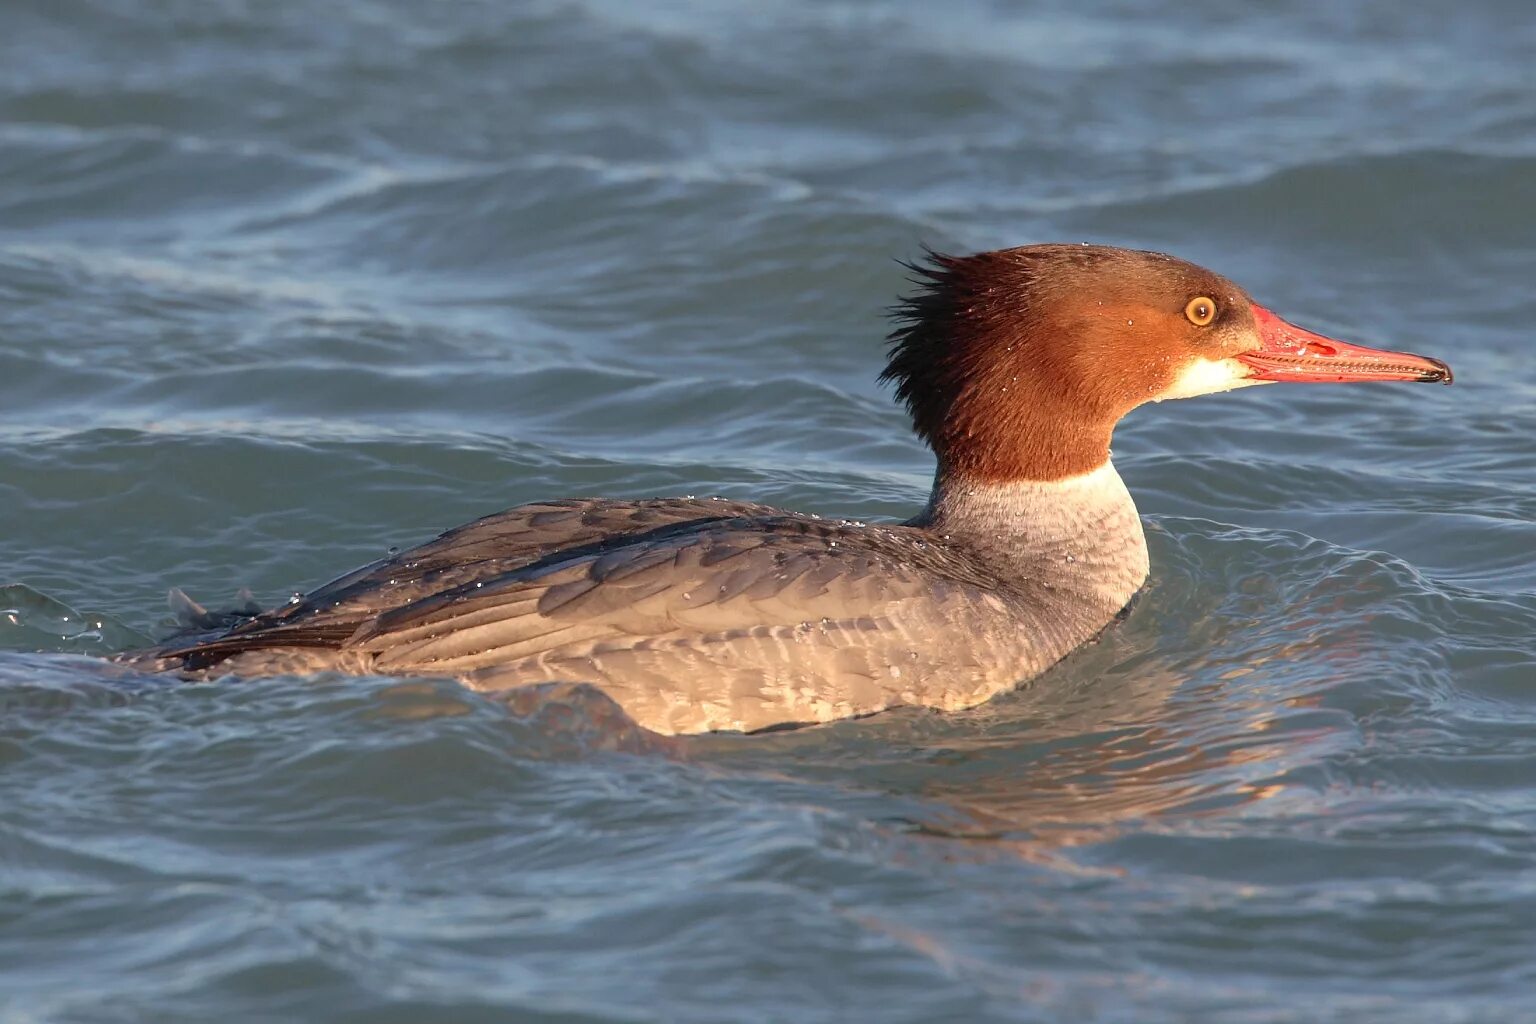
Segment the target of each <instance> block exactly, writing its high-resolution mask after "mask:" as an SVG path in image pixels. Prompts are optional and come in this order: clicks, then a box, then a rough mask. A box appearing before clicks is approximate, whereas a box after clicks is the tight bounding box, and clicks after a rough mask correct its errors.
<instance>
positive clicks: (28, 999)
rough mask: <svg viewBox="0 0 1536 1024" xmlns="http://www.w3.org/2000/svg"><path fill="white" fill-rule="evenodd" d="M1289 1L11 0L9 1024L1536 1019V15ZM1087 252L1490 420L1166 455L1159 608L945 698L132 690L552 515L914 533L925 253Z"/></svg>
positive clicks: (1223, 405)
mask: <svg viewBox="0 0 1536 1024" xmlns="http://www.w3.org/2000/svg"><path fill="white" fill-rule="evenodd" d="M1345 7H1347V10H1345V9H1344V8H1345ZM1264 8H1265V12H1266V13H1262V14H1252V15H1244V16H1241V17H1238V16H1237V15H1235V14H1234V13H1232V12H1233V11H1234V10H1235V9H1234V8H1231V7H1230V6H1229V5H1219V4H1208V3H1194V4H1184V3H1173V2H1171V0H1170V2H1162V3H1159V2H1155V0H1126V2H1123V3H1119V4H1116V5H1113V6H1112V7H1105V8H1103V9H1102V13H1099V14H1089V13H1085V11H1086V8H1085V7H1084V5H1081V4H1068V3H1049V4H1040V5H1035V6H1034V7H1032V8H1031V9H1029V10H1021V9H1016V8H1015V7H1013V6H1011V5H1002V4H998V5H990V4H986V3H982V2H970V3H962V4H947V5H942V8H941V6H940V5H930V4H925V3H910V4H902V3H859V2H850V0H844V2H834V3H821V2H810V0H806V2H803V3H798V2H797V3H776V4H756V3H750V2H746V0H740V2H735V3H698V4H688V3H668V4H634V3H630V2H628V0H577V2H561V3H555V2H549V3H542V2H535V3H526V4H499V3H462V4H452V5H447V4H411V3H407V2H404V0H400V2H385V0H355V2H350V3H346V4H334V3H321V2H319V0H308V2H306V0H294V2H290V3H274V4H268V3H254V2H245V0H196V2H193V0H185V2H181V0H178V2H172V3H155V4H151V3H147V2H143V0H68V2H52V0H49V2H44V0H20V2H15V3H7V4H5V5H4V6H3V7H0V586H3V589H0V613H3V614H0V649H3V652H0V1019H4V1020H7V1021H53V1020H81V1021H108V1020H113V1021H117V1020H121V1021H129V1020H157V1021H165V1020H209V1019H221V1020H230V1021H233V1020H257V1019H261V1020H297V1019H313V1020H322V1019H334V1020H351V1021H363V1020H367V1021H385V1020H398V1021H420V1020H454V1021H477V1020H486V1021H490V1020H496V1021H502V1020H529V1021H532V1020H543V1021H557V1020H558V1021H570V1022H574V1021H645V1020H655V1021H701V1022H703V1021H718V1020H742V1021H776V1020H794V1021H817V1020H825V1021H831V1020H853V1019H859V1020H881V1021H898V1020H906V1021H936V1020H977V1021H979V1020H1070V1021H1081V1020H1115V1021H1136V1022H1146V1021H1159V1020H1187V1019H1200V1020H1226V1021H1289V1020H1295V1021H1321V1020H1349V1021H1366V1020H1379V1021H1394V1022H1396V1021H1474V1020H1489V1021H1516V1020H1536V956H1533V952H1536V525H1533V519H1536V480H1533V476H1536V474H1533V459H1532V452H1533V441H1532V437H1533V436H1536V387H1533V379H1536V371H1533V370H1532V363H1531V359H1530V355H1529V353H1530V340H1529V339H1530V332H1531V324H1532V323H1533V322H1536V297H1533V295H1536V293H1533V290H1532V287H1531V282H1532V280H1533V279H1536V72H1533V71H1532V68H1533V67H1536V61H1533V58H1532V54H1533V53H1536V19H1533V17H1532V15H1531V14H1530V12H1529V11H1528V10H1527V8H1526V7H1525V6H1524V5H1523V4H1520V3H1516V2H1514V0H1508V2H1505V3H1499V2H1493V0H1487V2H1469V3H1462V4H1459V5H1457V6H1456V8H1455V10H1454V12H1451V11H1449V10H1447V11H1446V12H1441V13H1435V14H1434V15H1430V14H1415V13H1413V11H1412V10H1410V9H1409V8H1408V7H1407V6H1405V5H1401V4H1394V3H1386V2H1378V3H1358V4H1353V5H1334V7H1327V6H1325V5H1317V4H1311V3H1305V2H1301V0H1296V2H1292V3H1274V4H1268V5H1264ZM1336 8H1337V9H1336ZM941 10H942V13H941ZM1053 239H1070V240H1078V239H1081V240H1095V241H1107V242H1114V243H1122V244H1131V245H1136V246H1143V247H1155V248H1165V249H1169V250H1171V251H1174V252H1177V253H1179V254H1181V255H1184V256H1187V257H1189V258H1192V259H1195V260H1197V261H1200V262H1203V263H1206V264H1208V265H1211V266H1213V267H1215V268H1217V269H1220V270H1222V271H1225V272H1227V273H1229V274H1231V275H1232V276H1234V277H1235V278H1237V279H1238V280H1239V281H1241V282H1243V283H1244V284H1246V285H1247V286H1249V287H1250V289H1251V290H1252V291H1253V292H1254V293H1255V294H1256V295H1257V296H1258V297H1259V298H1260V299H1261V300H1262V301H1264V302H1266V304H1268V305H1271V306H1273V307H1274V308H1275V309H1277V310H1279V311H1281V312H1282V313H1283V314H1286V315H1288V316H1290V317H1292V318H1293V319H1295V320H1297V321H1298V322H1300V323H1303V324H1306V325H1309V326H1313V327H1316V328H1318V329H1320V330H1325V331H1328V332H1330V333H1337V334H1339V335H1340V336H1343V337H1346V338H1352V339H1357V340H1360V341H1362V342H1366V343H1376V344H1390V345H1393V346H1395V347H1401V348H1406V349H1410V350H1418V351H1425V352H1430V353H1434V354H1439V355H1442V356H1445V357H1447V358H1449V359H1450V360H1451V361H1452V362H1453V363H1454V365H1455V367H1456V370H1457V379H1458V385H1457V387H1455V388H1423V387H1417V388H1416V387H1407V386H1402V387H1397V386H1382V387H1377V388H1372V389H1329V388H1313V389H1305V388H1295V389H1287V388H1266V389H1262V390H1260V391H1253V392H1247V393H1242V394H1237V395H1233V396H1227V397H1221V398H1211V399H1204V400H1199V401H1192V402H1182V403H1171V404H1168V405H1165V406H1158V407H1153V408H1149V409H1146V410H1144V411H1142V412H1139V413H1137V414H1136V415H1134V416H1133V417H1132V418H1131V419H1130V420H1129V421H1128V422H1127V423H1126V424H1125V425H1124V426H1123V427H1122V429H1121V430H1120V432H1119V435H1118V436H1117V449H1116V453H1117V460H1118V462H1119V464H1120V466H1121V468H1122V473H1123V474H1124V475H1125V476H1126V478H1127V480H1128V481H1129V483H1130V484H1131V487H1132V489H1133V491H1134V492H1135V493H1136V495H1137V498H1138V501H1139V503H1140V505H1141V508H1142V510H1143V512H1144V513H1146V514H1147V516H1148V517H1149V533H1150V539H1151V544H1152V549H1153V558H1154V564H1155V569H1154V582H1153V584H1152V586H1151V589H1150V590H1149V592H1148V593H1147V595H1146V596H1145V598H1144V599H1143V600H1142V602H1141V603H1140V604H1139V605H1138V607H1137V608H1136V610H1135V612H1134V614H1132V615H1131V617H1130V619H1129V621H1127V622H1126V623H1124V624H1123V625H1122V626H1121V627H1119V628H1117V629H1115V630H1114V631H1112V632H1111V633H1110V634H1109V635H1108V636H1107V638H1106V639H1105V640H1104V641H1103V642H1102V643H1100V644H1098V645H1096V646H1094V647H1092V648H1090V649H1087V650H1085V651H1082V652H1080V653H1079V654H1078V655H1077V656H1075V657H1074V658H1072V659H1071V660H1070V661H1069V662H1068V663H1067V664H1065V665H1063V666H1062V667H1060V668H1059V669H1058V670H1057V671H1055V672H1053V673H1051V674H1050V675H1048V676H1047V677H1046V678H1043V679H1041V680H1039V681H1038V682H1037V683H1036V684H1035V685H1034V686H1033V687H1031V688H1029V689H1027V690H1025V691H1023V692H1020V693H1018V694H1014V695H1011V696H1008V697H1005V698H1003V699H999V700H997V701H995V702H994V703H992V704H991V705H989V706H987V707H985V708H981V709H978V710H976V711H974V712H970V713H966V714H961V715H955V716H952V717H942V716H935V715H929V714H909V713H895V714H891V715H887V716H882V717H877V718H875V719H872V720H869V721H864V722H857V723H843V724H839V725H835V726H832V727H829V728H821V729H814V730H807V731H802V732H798V733H791V734H781V735H775V736H769V737H763V738H754V739H748V740H743V739H741V738H730V737H713V738H706V739H702V740H697V741H693V742H689V743H685V744H682V745H681V746H680V747H673V746H661V747H657V746H656V745H650V746H647V745H646V744H644V743H643V742H641V741H640V740H639V739H638V738H636V737H633V736H627V735H623V734H620V735H617V736H615V735H614V734H613V733H612V732H611V731H605V729H604V728H603V727H602V723H601V722H600V721H598V722H596V724H594V721H593V720H590V719H589V718H587V717H584V712H583V708H582V707H581V706H580V704H579V702H578V705H577V706H576V707H575V708H574V709H572V708H566V709H564V710H563V711H562V709H561V708H559V707H556V708H553V709H550V708H545V709H543V710H539V709H534V710H531V711H530V710H528V709H526V708H524V709H511V710H509V709H508V708H507V707H505V706H503V705H502V704H499V703H497V702H496V701H494V700H492V699H490V698H488V697H485V696H482V695H476V694H470V693H466V692H463V691H461V690H459V689H458V688H457V687H455V686H453V685H451V684H446V683H427V684H422V683H419V682H415V683H413V682H411V681H404V680H388V679H381V680H338V679H321V680H302V679H281V680H274V681H270V682H262V683H252V684H248V685H227V686H155V685H148V684H146V683H145V682H144V681H143V680H142V679H134V678H131V677H125V676H123V675H121V674H120V673H116V672H114V671H112V670H111V669H109V668H107V667H106V666H104V664H103V663H102V662H101V661H100V660H98V658H97V656H99V655H103V654H107V653H110V652H112V651H116V650H120V649H123V648H125V647H129V646H132V645H134V644H136V643H140V642H142V641H143V640H145V639H146V638H148V637H152V636H155V635H158V634H159V633H160V632H162V631H163V630H164V629H165V628H166V625H167V615H166V613H165V611H164V607H165V606H164V594H165V590H166V588H167V587H168V586H170V585H172V584H175V585H180V586H182V587H185V588H187V589H188V590H189V591H190V592H192V593H193V594H194V595H196V596H198V597H200V598H202V599H204V600H206V601H209V602H211V603H219V602H221V601H222V602H227V601H230V600H233V595H234V593H235V591H236V590H237V589H238V588H240V587H243V586H248V587H250V588H252V589H253V590H254V591H255V593H256V594H257V595H258V596H260V597H261V598H262V599H263V600H265V601H270V602H276V601H280V600H282V599H283V598H284V597H285V596H286V595H287V594H288V593H289V592H290V591H292V590H294V589H301V588H306V587H309V586H312V585H315V584H317V583H319V582H321V581H323V580H325V579H326V578H328V577H330V576H332V575H334V574H336V573H338V572H341V571H343V570H345V569H348V568H350V567H352V566H354V565H356V564H359V563H361V562H363V561H366V560H369V559H371V558H374V557H376V556H378V555H379V554H381V553H383V552H384V551H385V550H386V549H388V548H389V547H391V546H394V545H403V544H409V543H412V542H414V541H418V540H421V539H424V538H425V537H427V536H429V535H431V534H432V533H433V532H434V531H436V530H438V529H441V528H444V527H447V526H451V525H454V524H457V523H460V522H462V521H465V520H467V519H470V518H472V517H475V516H478V515H481V514H484V513H487V512H490V511H494V510H496V509H499V508H502V507H505V506H507V505H510V504H513V503H516V502H519V501H525V500H531V499H535V498H541V497H550V496H557V495H572V494H610V495H651V494H667V493H690V492H696V493H721V494H726V495H730V496H733V497H740V498H752V499H757V500H768V501H775V502H782V503H785V504H789V505H793V506H795V507H800V508H806V509H810V510H815V511H820V512H836V513H841V514H849V515H858V516H874V517H880V516H904V515H907V514H910V512H911V511H912V510H913V509H914V508H915V507H916V506H917V505H918V503H919V502H920V501H921V499H922V497H923V495H924V493H925V490H926V484H927V477H928V473H929V463H928V460H927V458H926V457H925V455H924V453H923V451H922V450H921V449H920V448H919V446H918V445H917V443H916V442H915V441H913V440H912V439H911V438H910V437H909V436H908V434H907V432H906V427H905V423H904V420H903V418H902V416H901V415H900V414H899V412H898V411H897V410H896V409H895V408H894V407H893V405H892V404H891V402H890V401H889V398H888V396H886V395H885V394H883V393H882V392H881V391H880V390H879V389H877V387H876V386H875V384H874V381H873V378H874V375H875V371H876V369H877V368H878V363H879V359H880V353H881V348H882V346H881V342H880V336H881V334H882V332H883V325H882V323H881V320H880V311H881V309H882V307H884V306H885V305H887V304H888V303H889V302H890V301H891V300H892V297H893V296H894V295H895V294H896V293H897V291H898V290H899V289H900V286H901V276H902V272H901V269H900V268H899V267H898V266H897V265H896V264H895V263H894V262H893V261H892V257H897V256H906V257H910V256H912V255H914V254H915V253H916V252H917V251H918V247H919V245H920V244H921V243H923V242H927V243H929V244H932V245H934V246H937V247H940V248H945V247H948V248H954V249H975V248H984V247H991V246H998V245H1009V244H1020V243H1024V242H1028V241H1040V240H1053ZM596 713H597V714H598V715H599V717H600V713H601V709H600V708H598V709H597V710H596ZM610 748H621V749H610Z"/></svg>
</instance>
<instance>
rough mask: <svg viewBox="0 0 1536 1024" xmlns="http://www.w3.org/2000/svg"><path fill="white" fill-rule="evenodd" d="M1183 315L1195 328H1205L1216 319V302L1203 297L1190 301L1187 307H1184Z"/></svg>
mask: <svg viewBox="0 0 1536 1024" xmlns="http://www.w3.org/2000/svg"><path fill="white" fill-rule="evenodd" d="M1184 315H1185V316H1186V317H1188V318H1189V322H1190V323H1192V324H1194V325H1195V326H1196V327H1205V326H1206V325H1208V324H1209V323H1210V322H1211V321H1212V320H1215V319H1216V300H1215V299H1212V298H1209V297H1207V296H1205V295H1201V296H1200V297H1198V298H1194V299H1190V300H1189V305H1187V306H1185V307H1184Z"/></svg>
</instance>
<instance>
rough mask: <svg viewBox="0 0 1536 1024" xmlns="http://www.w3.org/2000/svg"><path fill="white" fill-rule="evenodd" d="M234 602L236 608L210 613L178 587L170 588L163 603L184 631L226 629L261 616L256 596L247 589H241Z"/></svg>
mask: <svg viewBox="0 0 1536 1024" xmlns="http://www.w3.org/2000/svg"><path fill="white" fill-rule="evenodd" d="M235 600H236V601H238V602H239V606H238V607H236V608H230V609H228V610H226V611H221V612H210V611H209V610H208V609H207V608H205V607H203V606H202V605H200V604H198V603H197V602H196V601H194V600H193V599H192V598H191V597H189V596H188V595H187V592H186V591H185V590H182V589H181V588H180V587H172V588H171V589H170V592H169V593H167V594H166V595H165V603H166V604H167V605H168V606H169V607H170V609H171V614H172V615H174V616H175V617H176V624H177V625H178V626H180V627H181V628H182V629H184V630H204V629H228V628H230V627H231V626H237V625H239V624H240V623H242V622H244V621H246V620H247V619H252V618H255V617H256V616H257V615H260V614H261V606H260V605H258V604H257V603H256V596H255V595H254V594H252V593H251V591H250V588H249V587H241V588H240V590H239V591H238V592H237V593H236V594H235Z"/></svg>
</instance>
